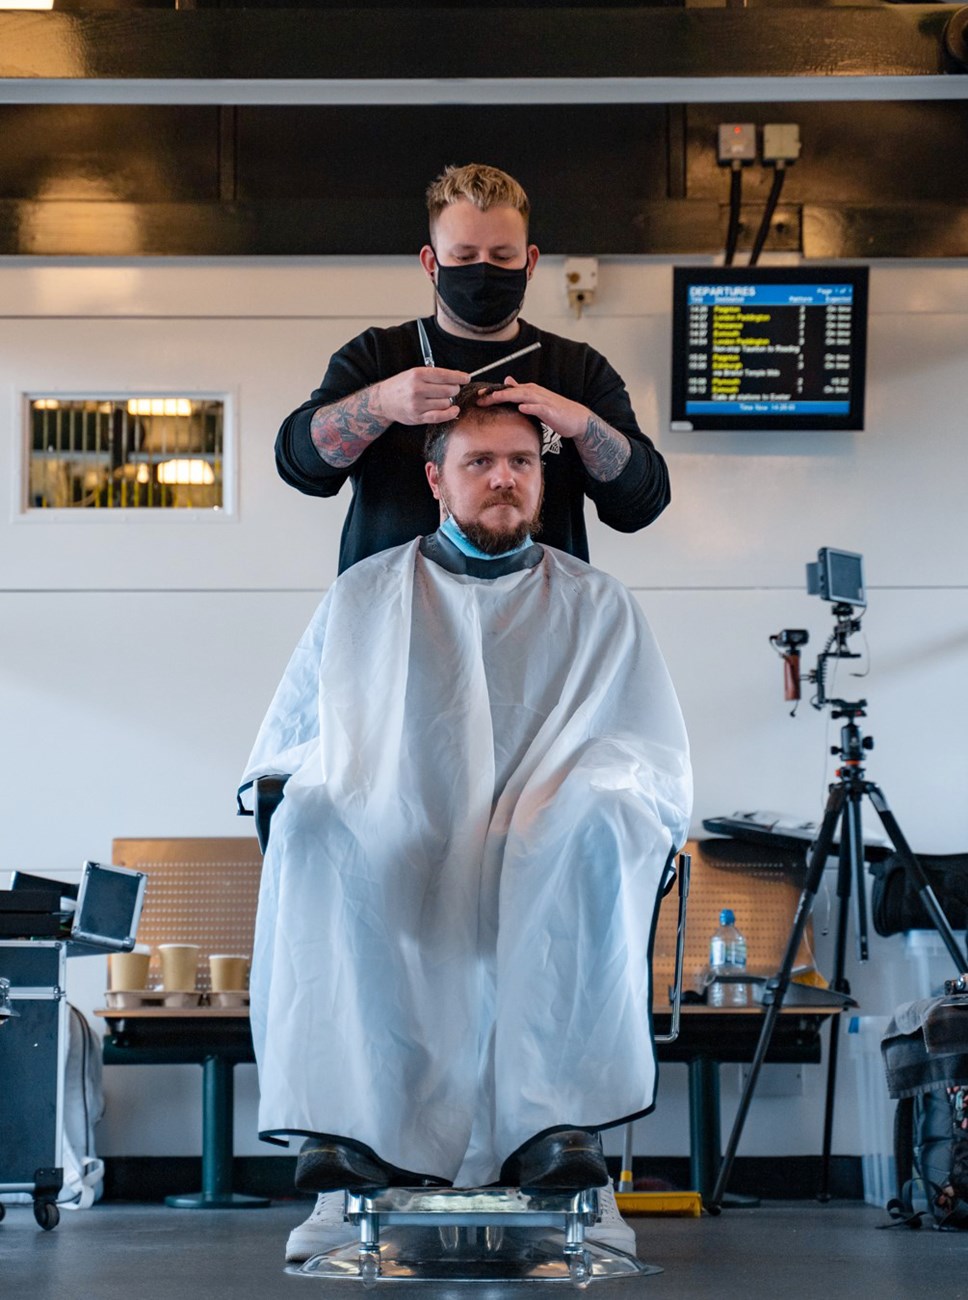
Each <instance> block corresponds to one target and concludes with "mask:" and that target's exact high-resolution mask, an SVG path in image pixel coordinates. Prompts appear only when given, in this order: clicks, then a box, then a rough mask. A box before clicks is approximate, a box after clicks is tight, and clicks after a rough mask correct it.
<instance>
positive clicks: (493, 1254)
mask: <svg viewBox="0 0 968 1300" xmlns="http://www.w3.org/2000/svg"><path fill="white" fill-rule="evenodd" d="M346 1213H347V1217H348V1218H349V1219H350V1221H351V1223H354V1224H356V1225H357V1227H358V1230H359V1240H358V1242H357V1243H351V1242H348V1243H347V1245H345V1246H339V1247H337V1248H335V1249H334V1250H330V1251H327V1252H326V1253H325V1254H323V1255H316V1256H315V1257H314V1258H313V1259H310V1260H307V1261H306V1263H305V1264H302V1265H298V1266H292V1267H290V1268H288V1269H287V1270H286V1271H287V1272H288V1273H291V1274H294V1275H297V1276H301V1277H325V1278H329V1279H333V1278H345V1279H347V1280H354V1281H357V1282H361V1283H362V1284H363V1285H364V1286H373V1285H375V1284H376V1283H377V1282H383V1281H387V1282H389V1281H412V1282H426V1281H449V1282H500V1281H518V1282H525V1281H534V1282H537V1281H545V1282H552V1281H559V1282H570V1283H571V1284H572V1285H574V1286H577V1287H579V1288H584V1287H585V1286H587V1285H588V1284H589V1283H590V1282H592V1281H596V1280H598V1279H600V1278H608V1277H628V1276H629V1275H630V1274H652V1273H661V1272H662V1270H661V1269H660V1268H656V1267H654V1266H651V1265H648V1264H642V1263H640V1261H639V1260H637V1259H635V1258H633V1256H631V1255H626V1254H625V1253H624V1251H620V1250H613V1249H612V1248H611V1247H608V1246H603V1245H600V1244H598V1243H597V1242H586V1241H585V1229H586V1228H587V1227H591V1226H592V1225H593V1224H594V1223H595V1221H596V1220H597V1218H598V1193H597V1191H596V1190H595V1189H594V1188H591V1189H588V1190H585V1191H581V1192H567V1193H549V1192H525V1191H521V1189H520V1188H517V1187H498V1188H494V1187H486V1188H450V1187H448V1188H426V1189H425V1188H408V1187H401V1188H398V1187H392V1188H385V1189H381V1190H377V1191H373V1192H371V1193H367V1194H354V1193H347V1197H346ZM350 1230H351V1229H348V1232H349V1231H350Z"/></svg>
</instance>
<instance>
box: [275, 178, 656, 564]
mask: <svg viewBox="0 0 968 1300" xmlns="http://www.w3.org/2000/svg"><path fill="white" fill-rule="evenodd" d="M427 209H428V214H429V218H430V243H429V244H426V245H424V247H423V248H422V249H421V250H420V264H421V266H422V267H423V269H424V270H425V271H426V273H427V275H428V277H429V278H430V280H431V281H432V282H433V284H434V289H435V303H436V309H435V314H434V315H433V316H429V317H426V318H424V319H422V320H416V321H408V322H407V323H406V324H404V325H397V326H394V327H393V328H391V329H376V328H374V329H369V330H367V331H366V332H365V333H363V334H361V335H359V336H358V337H357V338H355V339H353V340H351V342H349V343H347V344H346V345H345V346H344V347H342V348H341V349H340V350H339V351H338V352H337V353H336V354H335V355H334V356H333V357H332V359H331V360H330V363H329V368H328V370H327V371H326V375H325V377H324V379H323V382H322V384H321V385H320V387H319V388H317V389H316V391H315V392H314V393H313V394H312V396H311V397H310V399H309V401H308V402H304V403H303V405H302V406H300V407H299V408H298V410H296V411H294V412H293V413H292V415H290V416H289V417H288V418H287V419H286V420H285V421H284V423H283V425H282V428H281V429H280V430H279V435H278V438H277V439H276V464H277V466H278V469H279V473H280V475H281V476H282V478H283V479H284V480H285V481H286V482H287V483H289V484H290V485H291V486H293V487H295V488H298V489H299V490H300V491H301V492H306V493H308V494H310V495H312V496H324V497H326V496H335V494H336V493H337V492H338V491H339V490H340V488H341V487H342V486H343V484H344V483H345V481H346V480H347V479H350V480H351V481H352V484H353V498H352V501H351V502H350V506H349V510H348V512H347V516H346V522H345V523H344V525H343V535H342V540H341V543H340V555H339V571H340V572H341V573H342V572H343V571H344V570H345V569H348V568H349V567H350V566H351V565H353V564H355V563H356V562H357V561H358V560H362V559H363V558H364V557H365V556H367V555H372V554H374V553H375V552H377V551H382V550H385V549H387V548H388V547H391V546H397V545H400V544H401V543H403V542H408V541H411V540H412V539H413V538H414V537H417V536H420V535H422V534H426V533H431V532H433V531H434V529H435V528H436V527H437V524H438V517H437V503H436V502H435V501H434V499H433V497H432V496H431V495H430V493H429V492H428V491H427V484H426V477H425V472H424V457H423V446H422V444H423V438H422V427H423V426H424V425H426V424H436V423H440V422H441V421H444V420H452V419H454V418H456V416H457V414H458V409H457V407H456V406H455V405H454V402H453V399H454V396H455V395H456V393H457V391H458V389H459V388H460V387H461V385H462V384H465V383H467V382H468V380H469V378H470V377H471V376H475V377H476V376H477V375H479V376H480V378H481V380H484V381H488V382H495V383H498V384H502V385H504V387H502V388H500V389H499V390H498V391H496V392H494V393H493V394H492V395H491V396H490V397H485V398H483V399H482V404H487V403H489V402H492V401H493V402H505V401H511V402H516V403H517V404H518V405H519V406H520V408H521V410H522V412H523V413H524V414H525V415H533V416H537V417H538V419H539V420H542V421H543V422H544V423H545V425H546V426H547V433H546V436H545V446H544V449H543V450H544V461H545V499H544V510H543V526H542V529H541V541H543V542H546V543H547V544H548V545H550V546H555V547H558V548H559V549H560V550H563V551H567V552H569V553H570V554H572V555H576V556H578V557H579V558H580V559H583V560H587V559H588V538H587V534H586V531H585V519H584V499H585V497H586V496H587V497H589V498H590V499H591V500H592V501H593V502H594V504H595V508H596V510H597V511H598V515H599V518H600V519H601V520H602V521H603V522H604V523H606V524H608V525H609V526H610V527H612V528H616V529H618V530H619V531H620V532H627V533H631V532H635V531H636V530H637V529H639V528H644V527H645V526H646V525H647V524H650V523H651V522H652V521H653V520H654V519H656V518H657V517H658V515H659V514H660V513H661V512H662V510H663V509H664V508H665V507H666V505H667V504H668V502H669V476H668V471H667V469H666V465H665V461H664V460H663V459H662V457H661V455H660V454H659V452H657V451H656V449H655V447H654V446H653V445H652V443H651V442H650V440H649V439H648V438H647V437H646V436H645V435H644V434H643V433H642V431H641V430H640V429H639V427H638V424H637V423H636V419H635V414H634V412H633V410H632V407H631V404H630V402H629V397H628V393H627V392H626V389H625V385H624V383H623V382H622V379H621V378H620V376H619V375H618V374H617V373H616V372H615V371H614V370H613V369H612V367H611V366H610V365H609V364H608V362H607V361H606V360H605V358H604V357H603V356H601V355H600V354H599V353H598V352H596V351H595V350H594V349H593V348H590V347H588V345H587V344H584V343H576V342H573V341H572V340H570V339H565V338H562V337H560V336H559V335H557V334H549V333H548V332H547V331H545V330H539V329H536V328H535V326H533V325H529V324H527V322H526V321H523V320H521V318H520V316H519V312H520V311H521V307H522V304H523V302H524V295H525V290H526V289H527V284H528V281H529V280H530V278H531V276H532V274H533V273H534V268H535V265H536V264H537V261H538V249H537V248H536V247H535V245H534V244H529V243H528V214H529V210H530V209H529V204H528V198H527V195H526V194H525V192H524V190H523V189H522V188H521V186H520V185H519V184H518V183H517V181H516V180H514V178H513V177H511V176H508V175H507V173H506V172H502V171H499V170H498V169H497V168H495V167H487V166H483V165H481V164H477V163H471V164H468V165H467V166H465V167H448V168H447V169H446V170H445V171H444V173H443V174H442V175H441V176H440V177H439V178H438V179H437V180H435V181H434V182H433V183H432V184H431V185H430V187H429V189H428V191H427Z"/></svg>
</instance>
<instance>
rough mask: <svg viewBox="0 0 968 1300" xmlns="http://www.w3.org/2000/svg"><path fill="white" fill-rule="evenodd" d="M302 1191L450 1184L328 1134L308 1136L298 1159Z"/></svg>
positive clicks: (298, 1178) (299, 1184) (357, 1189)
mask: <svg viewBox="0 0 968 1300" xmlns="http://www.w3.org/2000/svg"><path fill="white" fill-rule="evenodd" d="M295 1184H296V1189H297V1190H298V1191H300V1192H317V1193H318V1192H335V1191H344V1190H345V1191H349V1192H360V1191H363V1190H365V1189H372V1188H375V1187H447V1186H449V1184H448V1183H446V1182H444V1180H443V1179H441V1178H434V1177H433V1176H432V1175H430V1174H415V1173H411V1172H410V1171H409V1170H407V1169H398V1168H397V1167H396V1166H395V1165H388V1164H386V1162H385V1161H383V1160H381V1159H380V1157H379V1156H378V1155H377V1154H376V1152H375V1151H373V1150H372V1149H371V1148H370V1147H368V1146H365V1145H364V1144H363V1143H362V1142H353V1141H352V1140H351V1139H349V1138H335V1137H329V1136H328V1135H321V1136H319V1137H311V1138H307V1139H306V1141H305V1142H304V1143H303V1144H302V1149H301V1150H300V1152H299V1157H298V1159H297V1160H296V1178H295Z"/></svg>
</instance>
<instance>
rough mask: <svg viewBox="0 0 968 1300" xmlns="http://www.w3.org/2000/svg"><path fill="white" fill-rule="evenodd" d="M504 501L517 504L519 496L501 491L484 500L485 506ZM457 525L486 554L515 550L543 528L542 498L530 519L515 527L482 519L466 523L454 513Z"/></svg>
mask: <svg viewBox="0 0 968 1300" xmlns="http://www.w3.org/2000/svg"><path fill="white" fill-rule="evenodd" d="M503 501H507V502H509V504H511V505H516V504H517V498H516V497H515V495H514V493H513V492H500V493H497V494H496V495H495V496H493V497H489V498H488V499H487V501H485V502H484V507H482V509H483V508H486V507H487V506H489V505H497V504H499V503H501V502H503ZM454 519H455V521H456V523H457V527H458V528H459V529H460V530H461V532H462V533H463V534H464V536H465V537H466V538H467V540H468V541H469V542H470V543H471V544H472V545H473V546H476V547H477V549H478V550H479V551H483V552H484V554H485V555H503V554H504V552H505V551H513V550H514V549H515V548H516V547H518V546H520V545H521V543H522V542H523V541H524V540H525V538H526V537H528V536H529V535H530V536H531V537H534V536H535V535H536V534H537V533H538V532H540V530H541V499H539V501H538V505H537V508H536V509H535V512H534V514H533V515H532V516H531V518H530V519H522V520H521V522H520V523H519V524H515V526H514V527H513V528H492V527H489V526H488V525H487V524H482V523H481V522H480V520H477V519H469V520H468V521H467V522H466V523H465V522H464V520H463V519H460V518H459V517H458V516H457V515H454Z"/></svg>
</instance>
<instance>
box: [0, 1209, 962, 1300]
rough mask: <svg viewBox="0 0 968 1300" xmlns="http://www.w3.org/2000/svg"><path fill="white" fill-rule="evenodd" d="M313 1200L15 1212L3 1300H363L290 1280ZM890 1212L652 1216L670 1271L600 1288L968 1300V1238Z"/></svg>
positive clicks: (2, 1264) (513, 1293) (419, 1291)
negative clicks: (291, 1237)
mask: <svg viewBox="0 0 968 1300" xmlns="http://www.w3.org/2000/svg"><path fill="white" fill-rule="evenodd" d="M308 1209H309V1203H308V1202H304V1201H291V1202H277V1203H274V1204H273V1205H272V1206H271V1207H270V1208H268V1209H261V1210H243V1211H239V1210H229V1211H191V1210H170V1209H167V1208H166V1207H164V1206H161V1205H130V1204H117V1203H114V1204H108V1205H98V1206H95V1207H94V1208H93V1209H91V1210H87V1211H79V1212H74V1213H66V1214H64V1215H63V1216H62V1218H61V1222H60V1225H59V1226H58V1227H57V1228H55V1229H54V1231H53V1232H41V1231H40V1230H39V1229H38V1228H37V1227H36V1225H35V1223H34V1218H33V1214H32V1212H31V1210H30V1208H29V1207H27V1208H22V1207H19V1206H14V1207H11V1208H9V1209H8V1211H7V1215H6V1218H5V1219H4V1221H3V1222H2V1223H0V1296H2V1297H3V1300H14V1298H16V1300H20V1297H24V1298H25V1300H26V1298H27V1297H29V1298H30V1300H55V1298H57V1300H60V1297H71V1298H73V1297H83V1300H249V1298H252V1300H255V1298H256V1297H258V1298H259V1300H263V1298H264V1297H275V1296H282V1297H287V1296H288V1297H293V1300H300V1297H302V1298H303V1300H313V1297H314V1296H315V1297H316V1300H324V1297H325V1300H331V1297H335V1298H337V1300H339V1298H345V1300H351V1298H352V1297H353V1296H357V1297H361V1296H362V1295H363V1294H364V1292H363V1289H362V1287H361V1286H360V1285H359V1283H358V1282H356V1281H337V1282H333V1281H323V1280H320V1279H314V1278H299V1277H290V1276H287V1275H286V1274H285V1273H284V1272H283V1247H284V1245H285V1240H286V1236H287V1235H288V1232H289V1230H290V1228H291V1227H292V1226H293V1225H294V1224H296V1223H298V1222H299V1221H300V1220H301V1219H302V1218H304V1217H305V1215H306V1213H307V1212H308ZM885 1221H886V1216H885V1215H884V1213H883V1212H882V1211H880V1210H878V1209H875V1208H873V1207H871V1206H865V1205H862V1204H860V1203H859V1202H853V1201H852V1202H840V1203H832V1204H830V1205H827V1206H820V1205H817V1204H816V1203H815V1202H812V1201H811V1202H807V1201H801V1202H795V1203H793V1202H789V1203H780V1202H768V1203H766V1204H765V1205H764V1206H761V1207H760V1208H758V1209H742V1210H727V1211H724V1213H723V1214H722V1215H721V1216H720V1217H719V1218H711V1217H708V1216H705V1215H704V1216H703V1217H702V1218H701V1219H674V1218H665V1217H663V1218H659V1217H655V1218H648V1219H644V1218H638V1219H635V1220H634V1223H635V1227H636V1236H637V1238H638V1244H639V1256H640V1258H642V1259H643V1260H646V1261H647V1262H649V1263H653V1264H658V1265H660V1266H661V1267H662V1268H663V1269H664V1272H663V1273H662V1274H661V1275H659V1276H655V1277H638V1278H634V1279H630V1280H626V1279H617V1280H611V1281H598V1282H594V1283H593V1284H592V1285H591V1287H590V1288H589V1290H588V1291H587V1292H586V1293H585V1294H589V1295H591V1296H598V1297H599V1298H600V1300H628V1298H629V1297H631V1296H633V1295H634V1296H635V1297H637V1298H638V1300H652V1297H655V1300H671V1298H672V1297H676V1298H678V1297H690V1300H692V1298H693V1297H697V1298H701V1297H705V1296H715V1297H717V1300H757V1298H758V1297H770V1298H771V1300H772V1298H773V1297H781V1298H782V1300H787V1298H788V1297H789V1298H790V1300H799V1297H811V1298H812V1300H840V1297H850V1300H867V1298H868V1297H869V1298H870V1300H894V1297H899V1298H900V1297H903V1298H905V1300H906V1298H907V1297H920V1296H926V1297H927V1296H936V1297H938V1298H939V1300H950V1298H951V1297H955V1298H957V1297H968V1233H961V1234H958V1233H939V1232H935V1231H933V1230H929V1229H922V1230H921V1231H919V1232H912V1231H908V1230H905V1229H897V1228H895V1229H891V1230H889V1231H878V1225H879V1224H882V1223H884V1222H885ZM394 1287H395V1288H396V1291H397V1293H398V1294H399V1295H401V1296H402V1297H403V1300H428V1298H429V1297H435V1300H457V1297H461V1298H462V1300H496V1298H497V1296H498V1295H499V1296H500V1300H515V1298H516V1297H521V1300H524V1298H525V1297H529V1298H530V1300H534V1298H535V1296H536V1295H539V1296H540V1295H541V1294H542V1292H543V1291H544V1292H545V1293H546V1292H547V1291H548V1290H549V1288H550V1290H551V1293H552V1294H555V1295H565V1296H568V1295H572V1294H578V1293H577V1292H574V1291H573V1289H572V1288H571V1287H570V1286H569V1285H568V1284H567V1283H565V1284H561V1283H544V1284H540V1283H530V1284H523V1285H522V1284H515V1285H510V1284H504V1285H502V1286H500V1287H495V1286H493V1285H480V1284H478V1285H474V1286H465V1287H463V1288H458V1287H455V1286H452V1285H430V1284H422V1283H411V1282H405V1283H393V1282H386V1281H384V1282H381V1283H378V1284H377V1287H376V1288H375V1290H374V1291H371V1292H367V1293H366V1294H369V1295H373V1294H376V1295H377V1296H379V1295H384V1296H385V1295H386V1294H387V1293H388V1292H389V1291H391V1290H392V1289H393V1288H394Z"/></svg>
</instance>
